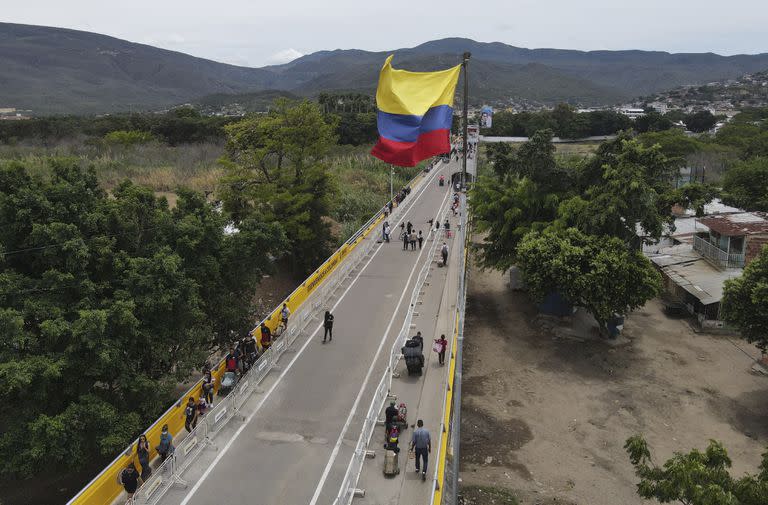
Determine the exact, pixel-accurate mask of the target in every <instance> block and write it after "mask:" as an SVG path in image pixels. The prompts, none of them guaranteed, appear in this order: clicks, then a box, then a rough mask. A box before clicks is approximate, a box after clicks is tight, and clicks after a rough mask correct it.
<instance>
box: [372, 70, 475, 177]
mask: <svg viewBox="0 0 768 505" xmlns="http://www.w3.org/2000/svg"><path fill="white" fill-rule="evenodd" d="M391 62H392V56H391V55H390V56H389V57H388V58H387V60H386V61H385V62H384V66H383V67H382V68H381V73H380V74H379V86H378V88H377V89H376V106H377V108H378V109H379V111H378V117H377V123H378V127H379V141H378V143H377V144H376V145H375V146H374V147H373V150H372V151H371V154H372V155H374V156H376V157H377V158H379V159H380V160H383V161H385V162H387V163H391V164H393V165H398V166H401V167H412V166H414V165H416V164H417V163H418V162H419V161H421V160H424V159H427V158H430V157H432V156H436V155H438V154H443V153H447V152H450V150H451V143H450V134H451V123H452V122H453V95H454V94H455V92H456V83H457V82H458V81H459V73H460V72H461V65H457V66H455V67H453V68H449V69H447V70H440V71H438V72H409V71H407V70H396V69H394V68H392V65H391Z"/></svg>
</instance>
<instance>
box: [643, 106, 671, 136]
mask: <svg viewBox="0 0 768 505" xmlns="http://www.w3.org/2000/svg"><path fill="white" fill-rule="evenodd" d="M634 128H635V130H637V131H638V132H640V133H645V132H658V131H663V130H669V129H670V128H672V121H670V120H669V119H667V118H666V117H664V116H662V115H661V114H659V113H658V112H654V111H651V112H647V113H646V114H645V115H644V116H640V117H638V118H636V119H635V124H634Z"/></svg>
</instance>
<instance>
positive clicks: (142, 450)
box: [136, 433, 152, 481]
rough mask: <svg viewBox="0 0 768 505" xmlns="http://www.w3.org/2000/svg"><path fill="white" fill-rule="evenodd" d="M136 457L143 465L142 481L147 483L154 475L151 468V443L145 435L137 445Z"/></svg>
mask: <svg viewBox="0 0 768 505" xmlns="http://www.w3.org/2000/svg"><path fill="white" fill-rule="evenodd" d="M136 457H137V458H138V460H139V464H140V465H141V480H144V481H145V480H147V479H148V478H149V476H150V475H152V468H151V467H150V466H149V442H147V436H146V435H144V434H143V433H142V435H141V436H140V437H139V441H138V443H137V444H136Z"/></svg>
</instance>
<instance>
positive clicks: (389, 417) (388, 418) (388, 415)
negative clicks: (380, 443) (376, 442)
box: [384, 400, 399, 438]
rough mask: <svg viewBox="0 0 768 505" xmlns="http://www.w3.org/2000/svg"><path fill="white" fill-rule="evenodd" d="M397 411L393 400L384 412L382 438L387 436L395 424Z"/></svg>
mask: <svg viewBox="0 0 768 505" xmlns="http://www.w3.org/2000/svg"><path fill="white" fill-rule="evenodd" d="M398 414H399V411H398V410H397V407H395V400H391V401H390V402H389V407H387V408H386V409H385V410H384V438H387V437H388V436H389V432H390V431H392V426H393V425H394V424H395V423H396V422H397V416H398Z"/></svg>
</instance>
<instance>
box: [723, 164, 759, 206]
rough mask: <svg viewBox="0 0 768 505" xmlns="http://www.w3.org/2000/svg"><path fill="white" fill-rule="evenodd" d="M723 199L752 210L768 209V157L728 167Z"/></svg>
mask: <svg viewBox="0 0 768 505" xmlns="http://www.w3.org/2000/svg"><path fill="white" fill-rule="evenodd" d="M723 201H724V202H726V203H727V204H729V205H734V206H736V207H739V208H742V209H746V210H750V211H755V210H758V211H768V157H764V158H753V159H751V160H748V161H742V162H738V163H736V164H734V165H733V166H732V167H731V168H730V169H728V170H727V171H726V172H725V176H724V177H723Z"/></svg>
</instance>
